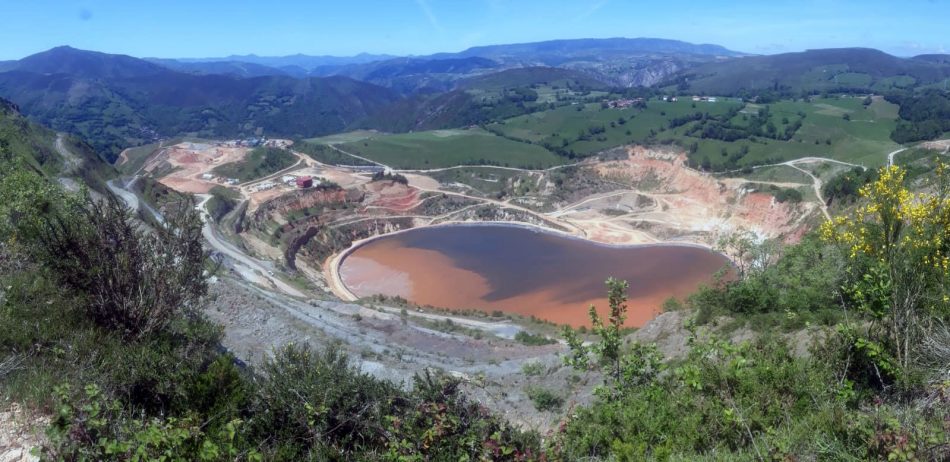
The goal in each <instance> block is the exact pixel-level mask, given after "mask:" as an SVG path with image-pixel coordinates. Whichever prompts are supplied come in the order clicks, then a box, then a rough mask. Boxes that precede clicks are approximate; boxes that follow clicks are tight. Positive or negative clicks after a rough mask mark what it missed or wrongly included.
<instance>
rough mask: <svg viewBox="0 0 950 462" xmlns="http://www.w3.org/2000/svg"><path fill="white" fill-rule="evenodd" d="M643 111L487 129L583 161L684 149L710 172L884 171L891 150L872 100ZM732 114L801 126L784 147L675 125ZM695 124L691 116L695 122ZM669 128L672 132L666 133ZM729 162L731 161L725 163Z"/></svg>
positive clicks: (566, 112)
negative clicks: (755, 168) (625, 147)
mask: <svg viewBox="0 0 950 462" xmlns="http://www.w3.org/2000/svg"><path fill="white" fill-rule="evenodd" d="M645 106H646V107H645V108H636V107H630V108H624V109H615V108H604V107H603V106H602V105H600V104H586V105H574V106H566V107H561V108H557V109H554V110H550V111H544V112H538V113H534V114H528V115H524V116H519V117H515V118H511V119H508V120H505V121H503V122H501V123H496V124H491V125H489V126H488V127H487V128H488V129H489V130H491V131H493V132H496V133H499V134H501V135H503V136H505V137H509V138H513V139H519V140H526V141H530V142H532V143H536V144H542V145H545V146H548V147H549V148H551V149H555V150H560V151H561V152H562V153H564V152H566V153H568V155H571V154H573V155H576V156H588V155H591V154H594V153H596V152H599V151H602V150H604V149H607V148H610V147H613V146H618V145H622V144H630V143H639V144H677V145H679V146H682V147H684V148H690V155H689V159H690V162H691V164H693V165H694V166H697V167H698V166H706V167H707V168H710V169H712V170H727V169H728V168H727V162H732V165H733V166H734V167H733V168H738V167H743V166H751V165H761V164H768V163H778V162H782V161H787V160H792V159H796V158H801V157H828V158H832V159H837V160H841V161H845V162H851V163H856V164H861V165H866V166H868V167H875V166H879V165H883V164H884V163H885V162H886V157H885V155H886V154H887V153H888V152H891V151H893V150H895V149H897V148H898V145H897V144H896V143H895V142H893V141H892V140H891V139H890V134H891V131H893V129H894V127H895V124H896V119H897V106H896V105H894V104H891V103H888V102H886V101H884V100H883V98H879V97H876V98H874V99H873V100H872V102H871V104H870V105H868V106H865V105H864V104H863V99H862V98H816V99H813V100H812V101H808V102H805V101H781V102H776V103H772V104H768V105H764V104H747V103H742V102H739V101H738V100H735V99H722V98H719V99H718V100H717V101H716V102H706V101H699V102H694V101H692V100H691V99H687V98H682V99H681V100H680V101H676V102H664V101H660V100H652V101H649V102H647V103H646V105H645ZM740 108H741V110H738V112H737V113H736V112H733V113H734V114H735V115H734V116H733V117H732V118H731V119H730V120H729V121H728V122H729V124H731V125H733V126H736V127H743V126H746V125H747V124H748V122H747V121H748V120H749V119H750V118H752V117H754V116H756V115H757V114H758V113H759V111H760V110H763V109H766V108H767V110H768V113H767V118H768V122H767V123H768V124H770V125H774V127H775V130H776V132H777V133H784V131H785V130H786V128H788V127H789V126H791V125H794V124H796V123H798V122H800V127H799V128H798V129H797V130H795V131H794V135H793V136H792V137H791V138H790V139H788V140H780V139H774V138H766V137H747V138H742V139H738V140H735V141H723V140H719V139H712V138H703V137H702V135H701V132H700V133H696V127H697V125H698V124H701V123H702V121H700V120H694V121H689V122H687V123H685V124H681V125H679V126H675V127H674V126H673V125H677V124H675V123H673V124H671V122H673V121H674V119H676V118H681V117H684V116H691V115H694V114H697V113H699V116H701V117H704V118H709V117H717V116H718V117H721V116H723V115H727V114H730V111H736V110H737V109H740ZM697 118H698V117H697ZM671 127H672V128H671ZM730 159H732V160H730Z"/></svg>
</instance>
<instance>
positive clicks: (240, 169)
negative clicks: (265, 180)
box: [214, 148, 297, 182]
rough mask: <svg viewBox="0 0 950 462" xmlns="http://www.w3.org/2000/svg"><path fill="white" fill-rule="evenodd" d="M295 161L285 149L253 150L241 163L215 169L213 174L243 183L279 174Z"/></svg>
mask: <svg viewBox="0 0 950 462" xmlns="http://www.w3.org/2000/svg"><path fill="white" fill-rule="evenodd" d="M296 160H297V158H296V157H295V156H294V155H293V154H292V153H291V152H290V151H287V150H286V149H280V148H254V150H252V151H251V152H250V153H248V155H247V157H246V158H245V159H244V160H243V161H241V162H233V163H230V164H224V165H221V166H218V167H215V168H214V173H215V174H217V175H218V176H222V177H225V178H237V179H238V180H240V181H242V182H244V181H250V180H254V179H257V178H260V177H263V176H267V175H270V174H272V173H276V172H279V171H281V170H283V169H285V168H287V167H290V166H291V165H293V164H294V162H296Z"/></svg>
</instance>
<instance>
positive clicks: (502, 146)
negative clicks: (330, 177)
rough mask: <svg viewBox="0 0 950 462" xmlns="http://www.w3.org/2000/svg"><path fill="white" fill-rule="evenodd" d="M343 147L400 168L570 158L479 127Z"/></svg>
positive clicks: (535, 165) (547, 162)
mask: <svg viewBox="0 0 950 462" xmlns="http://www.w3.org/2000/svg"><path fill="white" fill-rule="evenodd" d="M339 148H340V149H342V150H344V151H346V152H348V153H352V154H355V155H358V156H362V157H366V158H368V159H372V160H374V161H377V162H380V163H382V164H385V165H388V166H390V167H393V168H398V169H432V168H441V167H451V166H456V165H497V166H502V167H516V168H531V169H541V168H548V167H552V166H555V165H559V164H563V163H565V161H566V159H564V158H562V157H560V156H557V155H556V154H554V153H552V152H550V151H548V150H547V149H544V148H543V147H541V146H538V145H534V144H528V143H522V142H518V141H512V140H509V139H505V138H502V137H500V136H497V135H494V134H492V133H489V132H487V131H485V130H482V129H478V128H471V129H464V130H433V131H426V132H418V133H406V134H399V135H378V136H374V137H371V138H366V139H364V140H362V141H357V142H350V143H344V144H342V145H340V146H339Z"/></svg>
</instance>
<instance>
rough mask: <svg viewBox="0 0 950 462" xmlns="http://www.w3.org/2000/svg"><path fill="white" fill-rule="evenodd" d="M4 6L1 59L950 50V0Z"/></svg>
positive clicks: (183, 1) (189, 0)
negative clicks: (590, 47) (631, 46)
mask: <svg viewBox="0 0 950 462" xmlns="http://www.w3.org/2000/svg"><path fill="white" fill-rule="evenodd" d="M0 11H2V12H3V16H4V18H5V20H4V27H2V28H0V59H16V58H21V57H23V56H26V55H29V54H32V53H36V52H39V51H42V50H45V49H48V48H52V47H54V46H57V45H71V46H74V47H77V48H83V49H91V50H98V51H105V52H110V53H124V54H129V55H133V56H139V57H163V58H165V57H168V58H170V57H211V56H225V55H230V54H247V53H254V54H258V55H286V54H293V53H304V54H331V55H352V54H356V53H359V52H370V53H390V54H400V55H403V54H427V53H433V52H439V51H459V50H462V49H465V48H467V47H470V46H474V45H488V44H498V43H516V42H529V41H540V40H549V39H559V38H582V37H660V38H671V39H678V40H685V41H688V42H695V43H715V44H719V45H723V46H726V47H727V48H731V49H734V50H738V51H745V52H750V53H779V52H785V51H799V50H804V49H807V48H827V47H844V46H866V47H872V48H878V49H882V50H884V51H887V52H890V53H893V54H898V55H903V56H907V55H913V54H920V53H940V52H943V53H950V29H948V27H947V20H948V18H950V0H864V1H853V0H842V1H836V0H825V1H819V0H798V1H769V0H739V1H715V0H694V1H681V0H663V1H641V0H586V1H563V0H335V1H327V0H269V1H249V0H226V1H225V0H163V1H156V0H81V1H77V0H0Z"/></svg>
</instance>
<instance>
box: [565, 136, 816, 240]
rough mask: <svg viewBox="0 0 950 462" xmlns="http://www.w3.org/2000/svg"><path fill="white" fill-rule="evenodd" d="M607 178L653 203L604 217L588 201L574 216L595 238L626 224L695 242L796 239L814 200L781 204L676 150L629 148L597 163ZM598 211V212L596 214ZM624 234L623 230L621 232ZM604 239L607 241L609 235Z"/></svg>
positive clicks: (813, 207)
mask: <svg viewBox="0 0 950 462" xmlns="http://www.w3.org/2000/svg"><path fill="white" fill-rule="evenodd" d="M595 168H596V169H597V171H598V172H599V173H600V174H601V175H602V176H604V177H605V178H610V179H612V180H614V181H617V182H618V183H621V184H627V185H630V186H631V187H632V188H633V189H634V190H636V191H637V192H638V193H639V194H641V195H643V196H644V197H646V198H650V199H652V200H653V201H654V203H655V206H654V207H652V208H649V207H645V208H643V209H641V210H634V211H631V212H630V213H627V214H612V215H611V216H610V217H604V216H603V215H602V214H601V213H591V211H593V210H595V209H597V207H598V206H599V205H600V206H602V204H597V203H591V204H588V207H587V209H588V212H587V213H586V215H585V214H584V213H579V214H575V215H579V216H570V217H568V218H572V219H575V220H578V219H579V220H583V221H587V223H588V225H589V226H591V228H593V231H594V233H592V236H591V237H592V238H594V239H598V237H600V236H602V235H603V234H604V233H603V232H600V233H598V232H597V231H598V230H600V231H609V230H613V231H614V232H615V233H614V234H616V231H619V230H622V229H624V228H628V229H631V230H642V231H645V232H646V234H648V235H649V236H651V237H652V238H653V239H654V240H655V241H664V240H671V239H672V240H691V241H695V242H698V243H704V244H714V243H715V241H716V240H717V239H718V237H719V236H721V235H723V234H726V233H729V232H732V231H734V230H737V229H748V230H751V231H753V232H755V233H756V234H757V235H758V236H760V237H763V238H778V239H782V240H785V241H796V240H798V239H799V238H800V237H801V235H802V234H803V233H804V232H805V231H806V230H807V218H808V217H809V216H810V215H811V214H812V213H813V212H814V211H815V210H816V208H817V204H813V203H807V202H802V203H791V202H786V203H780V202H778V201H776V200H775V198H774V197H773V196H772V195H770V194H766V193H761V192H753V191H752V189H751V188H747V187H746V186H745V184H743V183H742V182H724V181H720V180H718V179H716V178H715V177H712V176H710V175H708V174H705V173H703V172H699V171H696V170H693V169H690V168H688V167H687V166H686V154H685V153H682V152H679V151H675V150H659V149H647V148H644V147H640V146H634V147H630V148H629V149H628V158H627V159H623V160H616V161H609V162H603V163H600V164H597V165H596V166H595ZM598 215H599V216H598ZM621 234H622V233H621ZM601 239H604V240H609V239H610V236H609V235H607V236H605V237H603V238H601Z"/></svg>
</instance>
